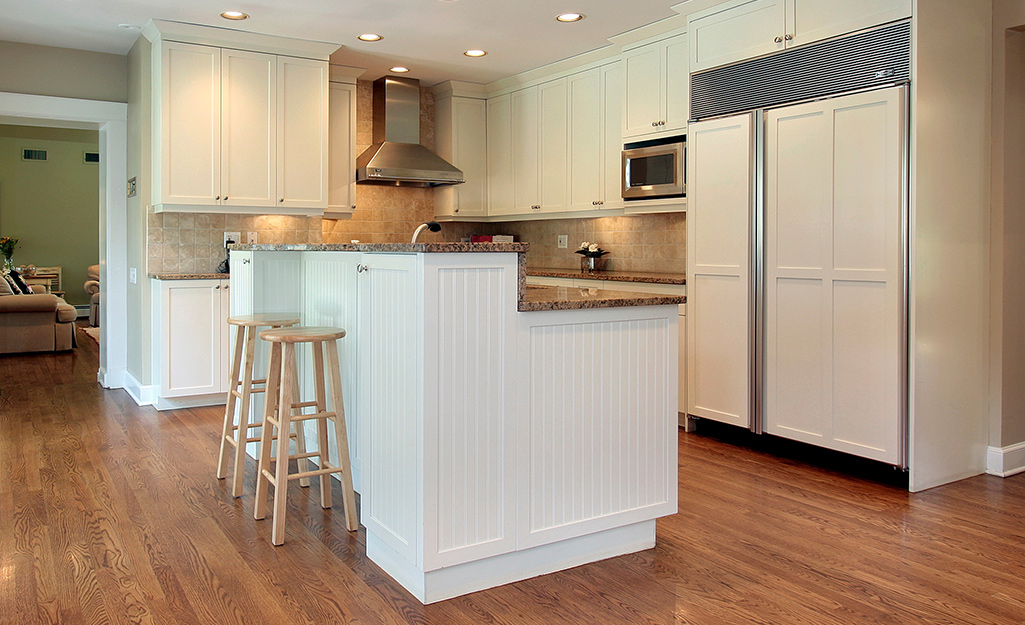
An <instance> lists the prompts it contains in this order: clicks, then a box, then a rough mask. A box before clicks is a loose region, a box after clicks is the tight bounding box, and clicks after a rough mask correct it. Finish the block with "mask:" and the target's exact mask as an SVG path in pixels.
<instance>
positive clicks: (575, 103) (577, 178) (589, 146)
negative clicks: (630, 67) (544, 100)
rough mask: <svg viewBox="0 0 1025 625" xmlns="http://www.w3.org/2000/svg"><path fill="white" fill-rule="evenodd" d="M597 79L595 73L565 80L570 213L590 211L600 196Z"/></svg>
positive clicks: (591, 72) (599, 128) (592, 71)
mask: <svg viewBox="0 0 1025 625" xmlns="http://www.w3.org/2000/svg"><path fill="white" fill-rule="evenodd" d="M601 79H602V76H601V72H599V71H598V69H592V70H588V71H586V72H580V73H579V74H573V75H572V76H570V77H569V78H568V81H569V82H568V86H569V118H570V121H571V124H570V133H569V150H570V155H569V172H568V173H569V206H568V207H567V208H569V209H570V210H594V209H595V208H597V207H598V206H599V204H598V202H599V201H600V200H599V199H600V198H601V195H602V188H601V185H602V180H601V173H602V160H603V156H604V154H603V150H602V119H601V115H602V107H601V104H602V97H601V96H602V93H601Z"/></svg>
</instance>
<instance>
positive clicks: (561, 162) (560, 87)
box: [537, 78, 597, 212]
mask: <svg viewBox="0 0 1025 625" xmlns="http://www.w3.org/2000/svg"><path fill="white" fill-rule="evenodd" d="M566 85H567V81H566V79H565V78H560V79H558V80H553V81H551V82H546V83H544V84H542V85H541V86H540V87H539V88H538V99H539V101H540V120H541V123H540V124H539V125H538V135H537V139H538V143H539V145H540V147H541V160H540V166H541V169H540V180H541V196H540V197H541V201H540V202H539V204H540V205H541V210H544V211H547V212H558V211H564V210H566V208H567V205H568V192H567V191H568V184H567V181H568V178H569V163H568V160H569V151H568V150H569V96H568V90H567V86H566ZM596 104H597V103H596Z"/></svg>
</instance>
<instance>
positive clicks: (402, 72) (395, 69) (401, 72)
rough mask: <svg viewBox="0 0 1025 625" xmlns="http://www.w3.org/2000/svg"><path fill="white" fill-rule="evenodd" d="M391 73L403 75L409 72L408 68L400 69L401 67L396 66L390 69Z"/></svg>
mask: <svg viewBox="0 0 1025 625" xmlns="http://www.w3.org/2000/svg"><path fill="white" fill-rule="evenodd" d="M391 71H393V72H395V73H396V74H404V73H405V72H408V71H409V68H408V67H402V66H401V65H396V66H395V67H393V68H391Z"/></svg>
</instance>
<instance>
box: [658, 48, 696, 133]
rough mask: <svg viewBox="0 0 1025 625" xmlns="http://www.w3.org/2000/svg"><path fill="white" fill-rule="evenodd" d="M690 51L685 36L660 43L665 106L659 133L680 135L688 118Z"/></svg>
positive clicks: (685, 126)
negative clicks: (662, 123) (669, 132)
mask: <svg viewBox="0 0 1025 625" xmlns="http://www.w3.org/2000/svg"><path fill="white" fill-rule="evenodd" d="M689 54H690V50H689V48H688V47H687V35H686V34H683V35H677V36H675V37H673V38H671V39H667V40H666V41H664V42H662V56H663V60H664V63H665V83H666V86H665V104H664V106H663V113H662V121H664V122H665V125H664V126H662V127H661V129H660V130H661V131H673V132H677V133H682V132H684V131H685V130H686V129H687V119H688V118H689V117H690V69H689V68H690V60H689V59H688V56H689Z"/></svg>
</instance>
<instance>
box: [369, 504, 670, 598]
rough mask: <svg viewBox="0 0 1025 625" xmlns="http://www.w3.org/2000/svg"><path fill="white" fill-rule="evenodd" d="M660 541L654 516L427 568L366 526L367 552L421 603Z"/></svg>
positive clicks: (651, 544)
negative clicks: (414, 561) (498, 553)
mask: <svg viewBox="0 0 1025 625" xmlns="http://www.w3.org/2000/svg"><path fill="white" fill-rule="evenodd" d="M654 546H655V520H654V519H651V520H648V521H641V522H639V523H633V524H631V525H624V526H622V527H616V528H613V529H608V530H605V531H601V532H595V533H594V534H585V535H584V536H577V537H574V538H567V539H566V540H560V541H558V542H554V543H547V544H544V545H539V546H537V547H531V548H529V549H523V550H520V551H513V552H510V553H504V554H501V555H496V556H492V557H490V558H483V559H481V560H474V561H472V562H466V563H463V564H457V565H454V566H448V567H444V568H441V569H437V570H434V571H423V570H422V569H420V568H419V567H417V566H416V565H415V564H412V563H411V562H409V561H408V560H407V559H405V558H404V557H402V556H401V555H400V554H398V553H397V552H396V551H395V550H394V549H392V548H391V547H389V546H388V544H387V543H386V542H385V541H383V540H381V539H379V538H378V537H377V536H375V535H374V534H372V533H371V532H367V556H368V557H369V558H370V559H371V560H372V561H373V562H374V563H375V564H377V565H378V566H379V567H381V568H382V569H384V571H385V572H386V573H388V575H390V576H392V577H393V578H394V579H395V580H396V581H397V582H399V583H400V584H402V586H403V587H404V588H405V589H406V590H408V591H409V592H410V594H412V595H413V596H414V597H416V598H417V599H418V600H419V601H420V602H421V603H424V604H428V603H436V602H438V601H444V600H445V599H451V598H453V597H458V596H461V595H465V594H468V593H471V592H477V591H479V590H486V589H488V588H494V587H495V586H501V585H503V584H510V583H512V582H518V581H521V580H524V579H529V578H531V577H537V576H538V575H545V574H548V573H554V572H556V571H564V570H566V569H570V568H573V567H575V566H580V565H582V564H587V563H589V562H598V561H599V560H605V559H608V558H613V557H616V556H621V555H625V554H628V553H636V552H638V551H644V550H645V549H651V548H652V547H654Z"/></svg>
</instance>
